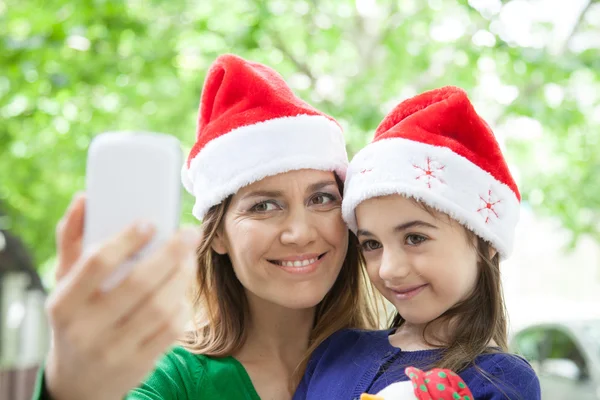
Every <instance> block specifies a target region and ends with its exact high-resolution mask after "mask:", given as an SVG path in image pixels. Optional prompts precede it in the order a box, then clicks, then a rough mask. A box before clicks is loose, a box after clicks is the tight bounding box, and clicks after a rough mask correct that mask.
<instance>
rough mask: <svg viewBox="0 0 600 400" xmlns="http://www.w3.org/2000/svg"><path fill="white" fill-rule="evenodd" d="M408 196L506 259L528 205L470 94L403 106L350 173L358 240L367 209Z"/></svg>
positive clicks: (347, 199) (450, 90)
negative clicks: (377, 200) (360, 212)
mask: <svg viewBox="0 0 600 400" xmlns="http://www.w3.org/2000/svg"><path fill="white" fill-rule="evenodd" d="M391 194H402V195H405V196H407V197H412V198H415V199H417V200H419V201H422V202H423V203H425V204H427V205H428V206H431V207H433V208H434V209H436V210H438V211H441V212H443V213H446V214H448V215H449V216H450V217H452V218H454V219H455V220H457V221H458V222H460V223H461V224H463V225H464V226H465V227H466V228H468V229H470V230H471V231H473V232H474V233H475V234H477V235H478V236H480V237H481V238H483V239H485V240H486V241H488V242H489V243H491V244H492V245H493V246H494V248H495V249H496V250H497V251H498V252H499V253H500V255H501V257H502V258H506V257H507V256H508V255H509V254H510V253H511V250H512V247H513V238H514V231H515V226H516V224H517V221H518V219H519V204H520V201H521V197H520V194H519V189H518V188H517V185H516V184H515V181H514V180H513V178H512V176H511V174H510V171H509V169H508V166H507V165H506V162H505V160H504V157H503V156H502V152H501V150H500V147H499V145H498V143H497V142H496V139H495V138H494V134H493V132H492V130H491V129H490V127H489V126H488V124H487V123H486V122H485V121H484V120H483V119H482V118H481V117H480V116H479V115H477V113H476V112H475V109H474V108H473V106H472V104H471V102H470V101H469V99H468V97H467V94H466V93H465V91H464V90H462V89H459V88H456V87H444V88H441V89H436V90H432V91H429V92H425V93H423V94H420V95H418V96H415V97H413V98H411V99H409V100H406V101H404V102H402V103H400V104H399V105H398V106H397V107H396V108H395V109H394V110H392V111H391V112H390V114H388V115H387V116H386V117H385V119H384V120H383V121H382V122H381V124H380V125H379V127H378V128H377V131H376V132H375V138H374V139H373V142H372V143H371V144H369V145H367V147H365V148H364V149H363V150H361V151H360V152H359V153H358V154H357V155H356V156H355V157H354V159H353V160H352V162H351V163H350V166H349V168H348V173H347V178H346V185H345V191H344V202H343V205H342V213H343V216H344V219H345V220H346V222H347V223H348V225H349V226H350V229H352V230H353V231H354V232H356V230H357V225H356V217H355V213H354V211H355V209H356V207H357V206H358V205H359V204H360V203H361V202H363V201H365V200H367V199H369V198H372V197H379V196H386V195H391Z"/></svg>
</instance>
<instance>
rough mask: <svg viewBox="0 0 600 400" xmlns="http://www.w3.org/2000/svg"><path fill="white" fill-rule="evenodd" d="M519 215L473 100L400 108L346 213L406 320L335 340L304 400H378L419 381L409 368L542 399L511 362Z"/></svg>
mask: <svg viewBox="0 0 600 400" xmlns="http://www.w3.org/2000/svg"><path fill="white" fill-rule="evenodd" d="M519 204H520V195H519V191H518V188H517V186H516V184H515V182H514V180H513V178H512V176H511V174H510V172H509V169H508V167H507V165H506V162H505V160H504V158H503V156H502V153H501V151H500V148H499V146H498V143H497V142H496V140H495V138H494V135H493V133H492V131H491V130H490V128H489V126H488V125H487V124H486V123H485V121H483V120H482V119H481V118H480V117H479V116H478V115H477V113H476V112H475V110H474V109H473V106H472V105H471V103H470V102H469V100H468V98H467V95H466V93H465V92H464V91H463V90H461V89H458V88H455V87H445V88H441V89H438V90H433V91H430V92H426V93H423V94H421V95H419V96H416V97H414V98H412V99H409V100H407V101H405V102H403V103H401V104H400V105H398V106H397V107H396V108H395V109H394V110H393V111H392V112H391V113H390V114H389V115H388V116H387V117H386V118H385V119H384V120H383V122H382V123H381V124H380V126H379V127H378V129H377V131H376V133H375V139H374V141H373V143H371V144H370V145H368V146H367V147H366V148H365V149H363V150H362V151H361V152H359V153H358V154H357V155H356V157H355V158H354V159H353V161H352V162H351V164H350V167H349V170H348V175H347V179H346V190H345V192H344V200H343V206H342V212H343V216H344V219H345V220H346V222H347V223H348V225H349V226H350V228H351V229H352V230H353V231H354V232H356V233H357V236H358V238H359V241H360V246H361V248H362V251H363V254H364V256H365V259H366V265H367V272H368V274H369V277H370V278H371V280H372V282H373V283H374V285H375V286H376V287H377V289H378V290H379V291H380V292H381V293H382V295H383V296H385V297H386V299H387V300H389V301H390V302H391V303H392V304H393V305H394V306H395V308H396V310H397V314H396V316H395V317H394V319H393V322H392V324H391V327H390V330H387V331H361V330H343V331H340V332H338V333H336V334H334V335H332V336H331V337H330V338H329V339H327V340H326V341H325V342H324V343H323V344H322V345H321V346H320V347H319V348H318V349H317V350H316V351H315V353H314V354H313V357H312V358H311V361H310V362H309V365H308V368H307V371H306V373H305V376H304V378H303V381H302V382H301V384H300V386H299V388H298V390H297V392H296V394H295V399H358V398H359V397H360V396H361V394H363V393H369V394H377V393H380V392H382V391H383V390H384V389H385V388H386V387H387V386H389V385H390V384H392V383H394V382H400V381H406V380H408V379H409V377H407V376H406V373H405V370H406V368H407V367H416V368H420V369H423V370H430V369H432V368H444V369H449V370H452V371H456V372H458V373H459V375H460V377H461V378H462V379H463V380H464V382H465V383H466V384H467V385H468V387H469V389H470V390H471V392H472V394H473V396H474V398H475V399H525V400H535V399H539V398H540V387H539V382H538V379H537V377H536V375H535V373H534V371H533V370H532V368H531V367H530V365H529V364H528V363H527V362H526V361H524V360H523V359H521V358H519V357H517V356H515V355H511V354H508V353H507V321H506V312H505V308H504V300H503V296H502V290H501V281H500V269H499V263H500V260H501V259H505V258H506V257H508V255H509V254H510V252H511V249H512V243H513V237H514V230H515V225H516V223H517V220H518V216H519ZM425 389H426V388H425ZM436 398H437V397H436ZM459 398H464V399H466V398H467V397H460V396H459Z"/></svg>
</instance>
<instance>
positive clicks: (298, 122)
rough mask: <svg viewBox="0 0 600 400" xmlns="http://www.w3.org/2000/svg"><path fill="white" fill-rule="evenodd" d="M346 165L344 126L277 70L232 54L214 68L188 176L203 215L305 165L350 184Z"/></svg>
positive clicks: (204, 96)
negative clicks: (243, 191) (256, 184)
mask: <svg viewBox="0 0 600 400" xmlns="http://www.w3.org/2000/svg"><path fill="white" fill-rule="evenodd" d="M347 165H348V156H347V153H346V147H345V143H344V137H343V132H342V129H341V128H340V126H339V125H338V123H337V122H336V121H335V120H334V119H333V118H331V117H329V116H327V115H325V114H323V113H322V112H320V111H318V110H316V109H315V108H313V107H311V106H310V105H309V104H307V103H305V102H304V101H302V100H301V99H299V98H298V97H296V96H295V95H294V93H293V92H292V90H291V89H290V88H289V87H288V86H287V84H286V83H285V81H284V80H283V78H282V77H281V75H279V74H278V73H277V72H276V71H274V70H273V69H271V68H269V67H267V66H265V65H262V64H259V63H256V62H251V61H247V60H244V59H242V58H240V57H238V56H235V55H231V54H227V55H222V56H220V57H219V58H217V60H216V61H215V62H214V63H213V65H212V66H211V68H210V70H209V71H208V74H207V76H206V80H205V82H204V89H203V91H202V98H201V102H200V111H199V116H198V127H197V132H196V144H195V145H194V147H193V148H192V150H191V152H190V154H189V157H188V159H187V162H186V164H185V165H184V167H183V169H182V174H181V175H182V181H183V185H184V186H185V188H186V189H187V190H188V192H190V193H191V194H192V195H193V196H194V197H195V198H196V203H195V205H194V208H193V211H192V213H193V214H194V216H195V217H196V218H198V219H199V220H202V219H203V218H204V216H205V214H206V212H207V211H208V210H209V209H210V208H211V207H212V206H214V205H217V204H219V203H221V202H222V201H223V200H224V199H226V198H227V197H228V196H230V195H232V194H234V193H235V192H237V191H238V190H239V189H240V188H242V187H244V186H246V185H249V184H250V183H252V182H256V181H258V180H260V179H263V178H265V177H267V176H272V175H276V174H279V173H283V172H288V171H293V170H298V169H305V168H306V169H318V170H324V171H334V172H336V173H337V174H338V176H339V177H340V178H341V179H342V180H343V179H344V178H345V173H346V168H347Z"/></svg>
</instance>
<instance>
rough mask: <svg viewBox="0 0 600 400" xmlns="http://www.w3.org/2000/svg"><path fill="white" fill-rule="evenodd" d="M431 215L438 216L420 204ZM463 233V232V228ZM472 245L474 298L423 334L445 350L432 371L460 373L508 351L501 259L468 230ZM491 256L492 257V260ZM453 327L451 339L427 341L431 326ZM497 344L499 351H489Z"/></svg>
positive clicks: (396, 320)
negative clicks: (488, 355) (475, 271)
mask: <svg viewBox="0 0 600 400" xmlns="http://www.w3.org/2000/svg"><path fill="white" fill-rule="evenodd" d="M421 205H422V206H423V207H424V208H425V209H426V210H427V211H429V212H430V213H434V214H437V215H439V214H438V213H436V212H435V211H433V210H432V209H429V207H427V206H424V205H423V204H421ZM463 229H464V228H463ZM465 232H466V236H467V240H468V241H469V243H476V245H475V246H474V247H475V251H476V252H477V255H478V262H477V269H478V276H477V281H476V283H475V287H474V289H473V292H472V293H471V295H470V296H469V297H468V298H467V299H466V300H464V301H462V302H460V303H458V304H456V305H455V306H454V307H452V308H450V309H449V310H448V311H446V312H445V313H444V314H442V315H441V316H439V317H438V318H436V319H435V320H433V321H431V322H429V323H428V324H427V325H426V326H425V329H424V330H423V339H424V340H425V342H426V343H427V344H428V345H430V346H432V347H439V348H444V351H443V353H442V357H441V359H439V360H437V361H436V362H434V363H433V364H434V365H432V366H431V367H436V368H447V369H450V370H452V371H455V372H460V371H462V370H464V369H465V368H467V367H468V366H470V365H475V359H476V358H477V356H479V355H481V354H484V353H491V352H499V351H501V352H506V351H508V343H507V342H508V339H507V315H506V308H505V304H504V296H503V294H502V282H501V279H500V256H499V254H498V253H497V252H496V251H495V250H494V249H493V248H492V247H491V246H490V244H489V243H487V242H486V241H485V240H483V239H481V238H480V237H478V236H476V235H475V234H474V233H472V232H471V231H469V230H467V229H465ZM491 255H493V256H491ZM490 256H491V257H490ZM403 323H404V319H403V318H402V316H401V315H400V314H398V313H396V315H395V316H394V317H393V319H392V322H391V324H390V327H391V328H398V327H400V326H402V324H403ZM440 323H441V324H444V323H447V324H451V326H452V330H451V332H450V334H449V336H448V337H445V338H442V337H437V336H436V335H434V336H429V337H433V339H434V341H435V342H436V343H435V344H434V343H432V342H431V341H429V340H428V338H427V335H428V329H429V328H430V327H431V326H432V324H438V325H439V324H440ZM490 343H494V344H495V346H497V347H490Z"/></svg>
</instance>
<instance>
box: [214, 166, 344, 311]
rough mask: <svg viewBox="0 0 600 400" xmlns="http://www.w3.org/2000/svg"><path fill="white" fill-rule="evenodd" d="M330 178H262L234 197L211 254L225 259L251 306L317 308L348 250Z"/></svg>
mask: <svg viewBox="0 0 600 400" xmlns="http://www.w3.org/2000/svg"><path fill="white" fill-rule="evenodd" d="M341 199H342V197H341V193H340V191H339V189H338V186H337V184H336V180H335V176H334V174H333V172H324V171H317V170H308V169H307V170H299V171H291V172H287V173H282V174H279V175H275V176H271V177H267V178H264V179H262V180H260V181H258V182H255V183H253V184H251V185H248V186H246V187H244V188H242V189H240V190H239V191H238V192H237V193H236V194H235V195H234V196H233V197H232V200H231V203H230V206H229V208H228V210H227V213H226V214H225V216H224V219H223V225H222V229H221V230H220V232H219V233H218V234H217V237H216V238H215V239H214V241H213V249H214V250H215V251H216V252H217V253H220V254H228V255H229V258H230V259H231V262H232V264H233V269H234V271H235V274H236V276H237V278H238V279H239V280H240V282H241V283H242V285H243V286H244V287H245V288H246V293H247V295H248V296H249V298H250V299H251V300H254V301H256V300H260V301H266V302H269V303H271V304H276V305H280V306H284V307H287V308H293V309H301V308H310V307H314V306H316V305H317V304H318V303H319V302H320V301H321V300H323V298H324V297H325V295H326V294H327V292H328V291H329V290H330V289H331V287H332V286H333V284H334V282H335V280H336V279H337V276H338V274H339V272H340V269H341V267H342V264H343V262H344V259H345V257H346V252H347V250H348V234H349V233H348V228H347V227H346V225H345V224H344V222H343V220H342V217H341V210H340V207H341Z"/></svg>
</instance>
